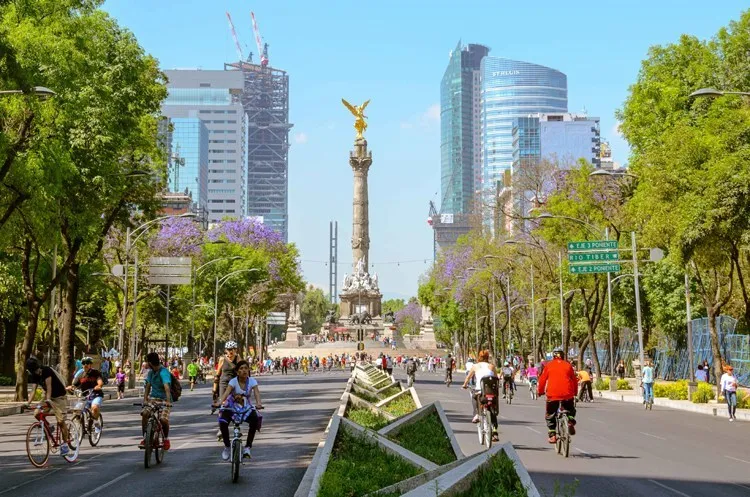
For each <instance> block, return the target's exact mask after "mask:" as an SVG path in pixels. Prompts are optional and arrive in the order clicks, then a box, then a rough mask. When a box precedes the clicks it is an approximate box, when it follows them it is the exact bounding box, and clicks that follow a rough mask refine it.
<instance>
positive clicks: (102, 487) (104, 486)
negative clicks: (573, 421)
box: [81, 472, 133, 497]
mask: <svg viewBox="0 0 750 497" xmlns="http://www.w3.org/2000/svg"><path fill="white" fill-rule="evenodd" d="M132 474H133V473H132V472H130V473H125V474H124V475H120V476H118V477H117V478H115V479H114V480H111V481H108V482H107V483H105V484H104V485H99V486H98V487H96V488H95V489H94V490H90V491H88V492H86V493H85V494H83V495H81V497H89V495H94V494H95V493H97V492H98V491H99V490H103V489H105V488H107V487H108V486H110V485H112V484H113V483H117V482H118V481H120V480H122V479H123V478H125V477H128V476H130V475H132Z"/></svg>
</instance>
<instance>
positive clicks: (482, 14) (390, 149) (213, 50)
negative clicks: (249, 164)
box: [105, 0, 742, 297]
mask: <svg viewBox="0 0 750 497" xmlns="http://www.w3.org/2000/svg"><path fill="white" fill-rule="evenodd" d="M741 3H742V2H733V1H727V2H716V3H712V4H711V6H710V9H708V8H706V4H705V2H698V1H692V0H680V1H678V0H658V1H653V0H651V1H642V0H628V1H619V2H603V1H601V0H599V1H589V0H583V1H582V0H575V1H567V2H563V1H559V0H557V1H548V0H543V1H537V2H504V1H498V0H496V1H471V2H457V1H451V2H447V1H443V0H440V1H436V0H433V1H425V0H401V1H393V0H379V1H360V2H355V1H351V0H349V1H325V0H323V1H318V2H310V1H286V0H275V1H269V0H267V1H265V2H259V1H256V2H250V1H244V0H243V1H239V0H211V1H209V0H108V1H107V2H106V4H105V9H106V10H107V11H108V12H110V13H111V14H112V15H113V16H114V17H116V18H117V19H118V20H119V21H120V23H121V24H122V25H123V26H125V27H127V28H129V29H131V30H132V31H133V32H134V33H135V35H136V36H137V38H138V40H139V41H140V43H141V44H142V45H143V47H144V48H145V49H146V50H147V51H148V52H149V53H151V54H153V55H154V56H155V57H157V58H158V59H159V60H160V62H161V65H162V68H164V69H175V68H197V67H198V68H203V69H221V68H222V67H223V65H222V64H223V63H224V62H228V61H234V60H236V59H237V56H236V51H235V48H234V42H233V41H232V38H231V35H230V32H229V27H228V25H227V20H226V17H225V14H224V12H225V11H229V12H230V14H231V15H232V18H233V20H234V23H235V26H236V28H237V32H238V35H239V38H240V41H241V43H242V45H243V49H244V51H245V55H246V56H247V53H248V52H253V53H254V54H257V50H256V48H255V42H254V38H253V36H252V25H251V21H250V11H251V10H252V11H254V12H255V15H256V18H257V20H258V25H259V28H260V31H261V34H262V36H263V38H264V40H265V41H266V42H268V43H269V45H270V49H269V52H270V57H269V58H270V61H271V65H273V66H274V67H277V68H280V69H284V70H286V71H288V72H289V74H290V81H291V82H290V121H291V122H292V123H294V128H292V133H291V143H292V148H291V150H290V159H289V216H290V228H289V238H290V241H293V242H295V243H296V244H297V245H298V247H299V248H300V251H301V254H302V257H301V258H302V260H303V264H302V267H303V271H304V274H305V277H306V279H307V280H308V281H310V282H311V283H313V284H316V285H317V286H321V287H323V288H325V289H326V290H327V288H328V268H327V266H326V265H325V264H324V262H325V261H327V260H328V222H329V220H338V222H339V260H340V261H341V263H342V265H341V266H339V280H341V278H342V277H343V274H344V273H345V272H350V271H351V266H350V265H349V264H347V263H350V262H351V249H350V239H351V211H352V207H351V197H352V173H351V168H350V167H349V165H348V151H349V149H350V148H351V144H352V140H353V137H354V131H353V129H352V118H351V115H350V114H349V113H348V111H347V110H346V109H345V108H344V107H343V106H342V105H341V103H340V99H341V98H342V97H344V98H346V99H347V100H349V101H350V102H352V103H361V102H362V101H364V100H366V99H368V98H369V99H372V102H371V104H370V106H369V107H368V109H367V114H368V116H369V117H370V119H369V126H370V127H369V129H368V131H367V138H368V142H369V146H370V149H371V150H372V151H373V157H374V161H373V165H372V167H371V169H370V238H371V249H370V262H371V263H373V264H374V265H375V267H374V271H376V272H378V274H379V280H380V286H381V289H382V290H383V292H384V294H385V295H386V297H389V296H404V297H408V296H410V295H414V294H415V293H416V289H417V281H418V278H419V276H420V275H421V274H422V273H424V272H425V271H426V270H427V269H428V267H429V263H430V262H431V258H432V230H431V229H430V228H429V226H428V225H427V215H428V202H429V201H430V200H435V201H436V204H438V205H439V203H440V202H439V198H438V197H439V191H440V126H439V125H440V122H439V112H438V107H437V105H438V102H439V98H440V78H441V77H442V74H443V71H444V70H445V66H446V64H447V62H448V53H449V51H450V50H451V49H452V48H453V47H455V45H456V42H457V41H458V40H459V39H461V40H463V41H464V42H465V43H481V44H485V45H488V46H489V47H491V49H492V50H491V52H490V54H491V55H495V56H499V57H507V58H512V59H518V60H524V61H528V62H534V63H537V64H543V65H546V66H549V67H553V68H555V69H559V70H561V71H562V72H564V73H566V74H567V75H568V92H569V95H568V107H569V110H570V111H581V110H583V109H584V108H585V109H586V110H587V111H588V112H589V114H590V115H593V116H599V117H601V129H602V136H603V137H606V138H609V139H610V142H611V143H612V146H613V152H614V156H615V160H617V161H619V162H621V163H627V157H628V148H627V143H625V142H624V141H623V140H622V139H621V138H620V137H619V136H617V134H616V122H615V118H614V112H615V110H616V109H617V108H618V107H619V106H620V105H621V104H622V102H623V100H624V99H625V97H626V95H627V89H628V86H629V85H630V84H631V83H632V82H633V81H634V80H635V78H636V76H637V73H638V69H639V67H640V62H641V60H642V59H643V58H645V57H646V54H647V51H648V48H649V46H651V45H656V44H666V43H670V42H674V41H676V40H677V39H678V38H679V36H680V34H682V33H688V34H693V35H696V36H699V37H701V38H707V37H710V36H712V35H713V34H714V33H715V32H716V31H717V30H718V29H719V28H720V27H721V26H724V25H726V24H728V22H729V21H730V20H732V19H737V18H738V17H739V14H740V12H741V10H742V8H741ZM255 60H258V59H257V55H256V59H255ZM316 261H319V262H316ZM399 261H402V262H400V263H398V262H399ZM425 261H426V262H425Z"/></svg>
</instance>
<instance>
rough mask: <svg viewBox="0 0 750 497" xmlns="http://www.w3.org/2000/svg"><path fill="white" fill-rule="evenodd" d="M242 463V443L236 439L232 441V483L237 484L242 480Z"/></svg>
mask: <svg viewBox="0 0 750 497" xmlns="http://www.w3.org/2000/svg"><path fill="white" fill-rule="evenodd" d="M240 462H242V442H241V441H240V440H238V439H236V438H235V439H234V440H232V483H237V480H239V478H240Z"/></svg>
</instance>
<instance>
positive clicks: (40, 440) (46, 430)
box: [23, 402, 80, 468]
mask: <svg viewBox="0 0 750 497" xmlns="http://www.w3.org/2000/svg"><path fill="white" fill-rule="evenodd" d="M47 407H50V408H51V406H50V405H49V402H43V403H40V404H38V405H37V406H36V408H34V409H36V410H38V411H39V412H38V414H35V417H36V419H37V420H36V421H35V422H33V423H31V426H29V429H28V430H27V431H26V455H27V456H28V457H29V461H30V462H31V464H33V465H34V466H35V467H37V468H41V467H44V465H45V464H47V461H48V460H49V453H50V450H51V451H52V452H53V453H57V451H58V450H59V449H60V446H61V445H62V430H61V428H60V424H59V423H58V424H56V425H55V428H54V429H53V428H52V426H51V425H50V424H49V421H47V416H50V415H52V416H54V414H53V413H50V412H45V408H47ZM23 409H31V408H30V407H25V408H23ZM66 423H67V426H68V432H69V435H70V441H69V442H68V449H69V451H68V453H67V454H66V455H64V456H63V458H65V460H66V461H68V462H69V463H73V462H75V461H76V460H77V459H78V449H79V447H80V444H79V443H78V439H79V435H78V433H77V431H76V430H77V428H76V427H75V425H74V424H72V423H70V422H69V421H67V420H66Z"/></svg>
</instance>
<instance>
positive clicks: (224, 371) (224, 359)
mask: <svg viewBox="0 0 750 497" xmlns="http://www.w3.org/2000/svg"><path fill="white" fill-rule="evenodd" d="M238 360H239V358H238V357H237V342H235V341H234V340H229V341H228V342H227V343H225V344H224V355H223V356H221V358H220V359H219V364H217V365H216V373H215V374H214V386H213V397H214V400H216V399H218V398H220V397H221V396H223V395H224V390H226V388H227V385H228V384H229V380H231V379H232V378H234V377H235V376H237V373H235V371H236V367H237V361H238Z"/></svg>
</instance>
